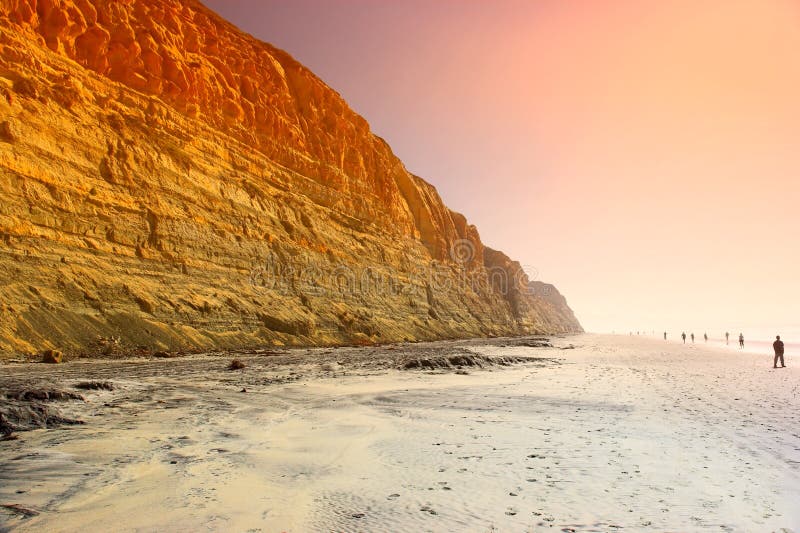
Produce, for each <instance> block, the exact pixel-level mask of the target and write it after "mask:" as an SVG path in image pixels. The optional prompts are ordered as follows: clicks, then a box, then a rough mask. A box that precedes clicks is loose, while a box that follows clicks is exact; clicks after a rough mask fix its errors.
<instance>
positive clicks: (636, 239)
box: [205, 0, 800, 334]
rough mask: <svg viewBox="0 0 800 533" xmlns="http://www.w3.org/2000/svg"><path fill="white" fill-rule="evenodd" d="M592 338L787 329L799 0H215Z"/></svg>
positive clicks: (797, 193)
mask: <svg viewBox="0 0 800 533" xmlns="http://www.w3.org/2000/svg"><path fill="white" fill-rule="evenodd" d="M205 3H206V5H208V6H209V7H211V8H212V9H214V10H216V11H217V12H218V13H220V14H221V15H223V16H224V17H225V18H227V19H228V20H231V21H232V22H234V23H235V24H236V25H238V26H239V27H240V28H242V29H243V30H245V31H247V32H249V33H251V34H253V35H255V36H256V37H258V38H260V39H262V40H265V41H268V42H271V43H272V44H274V45H276V46H278V47H280V48H283V49H284V50H287V51H288V52H290V53H291V54H292V55H293V56H294V57H296V58H297V59H298V60H299V61H301V62H302V63H304V64H305V65H307V66H308V67H309V68H311V69H312V70H313V71H314V72H315V73H316V74H318V75H319V76H320V77H321V78H322V79H323V80H325V81H326V82H327V83H328V84H329V85H330V86H331V87H333V88H334V89H336V90H337V91H338V92H340V93H341V94H342V95H343V96H344V98H345V99H346V100H347V101H348V102H349V103H350V105H351V106H352V107H353V109H355V110H356V111H357V112H358V113H360V114H361V115H363V116H364V117H365V118H366V119H367V120H368V121H369V123H370V124H371V126H372V129H373V131H374V132H375V133H377V134H378V135H380V136H382V137H384V138H385V139H386V140H387V141H388V142H389V144H390V145H391V146H392V148H393V150H394V152H395V153H396V154H397V155H398V156H399V157H400V158H401V159H402V160H403V162H404V163H405V165H406V167H407V168H408V169H409V170H411V171H412V172H414V173H416V174H418V175H420V176H422V177H424V178H425V179H426V180H428V181H430V182H431V183H433V184H434V185H435V186H436V187H437V188H438V189H439V191H440V193H441V195H442V197H443V198H444V200H445V202H446V203H447V204H448V205H449V206H450V207H451V208H453V209H455V210H457V211H461V212H463V213H464V214H465V215H466V216H467V217H468V219H469V220H470V221H471V222H473V223H475V224H476V225H477V226H478V229H479V230H480V232H481V236H482V238H483V240H484V242H485V243H487V244H488V245H489V246H492V247H494V248H499V249H501V250H504V251H505V252H507V253H508V254H509V255H511V256H512V257H514V258H516V259H519V260H520V262H522V263H523V264H526V265H529V266H531V267H532V268H531V270H533V269H535V271H537V272H538V278H539V279H542V280H545V281H550V282H553V283H554V284H556V285H557V286H558V287H559V289H560V290H561V291H562V292H563V293H564V294H565V296H566V297H567V299H568V301H569V303H570V304H571V306H572V307H573V309H574V310H575V312H576V314H577V315H578V318H579V319H580V320H581V322H582V323H583V325H584V327H586V328H587V329H588V330H593V331H610V330H617V331H620V330H624V331H627V330H630V329H634V330H635V329H640V328H641V329H656V330H660V329H664V328H669V329H671V330H673V329H676V328H687V331H688V329H690V328H693V329H695V330H696V331H698V332H700V330H702V329H705V328H708V329H709V334H717V330H721V329H722V328H726V329H727V328H730V329H732V330H733V329H739V328H742V327H745V326H747V325H751V326H772V325H775V326H780V327H784V328H785V327H787V326H795V327H796V326H800V280H798V277H797V267H798V263H800V234H799V233H800V214H799V213H798V209H800V206H799V205H798V203H799V202H800V2H798V1H797V0H773V1H769V0H749V1H738V0H714V1H703V0H687V1H681V0H652V1H646V0H608V1H603V0H586V1H580V0H573V1H568V2H565V1H562V0H552V1H544V0H542V1H513V0H506V1H503V0H492V1H478V0H459V1H438V2H437V1H432V0H407V1H403V0H393V1H386V2H383V1H379V0H341V1H335V0H315V1H312V0H291V1H289V0H283V1H277V0H239V1H236V0H207V1H206V2H205Z"/></svg>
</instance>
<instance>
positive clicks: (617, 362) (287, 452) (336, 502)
mask: <svg viewBox="0 0 800 533" xmlns="http://www.w3.org/2000/svg"><path fill="white" fill-rule="evenodd" d="M465 342H467V341H454V342H453V343H448V342H443V343H431V345H429V346H423V347H417V351H416V352H415V353H414V354H411V353H405V354H403V353H397V352H398V351H399V350H398V349H389V348H391V347H389V348H381V349H377V348H358V349H356V348H352V349H344V350H339V351H335V350H329V351H331V352H332V353H329V354H324V357H318V358H308V357H300V359H296V358H295V357H296V356H268V357H258V356H252V357H250V358H243V359H242V361H243V362H244V363H245V364H246V367H245V368H244V369H242V370H236V371H229V370H226V363H228V362H229V359H230V358H229V356H227V355H226V356H206V357H203V356H200V357H196V358H184V359H171V360H164V361H160V360H136V361H125V362H122V361H102V360H101V361H87V362H80V363H76V364H69V365H63V366H58V365H28V366H25V365H13V366H8V367H4V368H5V369H8V370H10V371H11V372H9V373H5V374H4V375H3V376H2V377H0V380H1V381H2V383H0V386H4V385H5V384H7V383H9V380H30V381H31V382H36V381H38V380H48V379H53V380H60V381H59V382H60V383H62V384H64V385H70V384H73V383H76V382H77V381H79V380H97V381H104V380H107V381H110V382H112V383H113V384H114V389H113V390H102V389H98V390H86V391H80V394H82V395H83V396H84V399H85V401H72V402H69V401H67V402H59V404H63V414H64V416H66V417H82V419H83V420H84V421H85V422H86V423H85V424H83V425H79V426H69V427H64V428H62V429H53V430H46V431H45V430H34V431H29V432H25V433H20V434H19V438H18V439H17V440H12V441H7V442H0V465H3V467H2V468H0V529H3V528H6V529H9V530H12V531H36V530H43V529H46V530H48V531H74V530H77V529H80V530H84V531H103V530H107V529H108V528H109V527H110V525H111V524H114V527H115V529H118V530H122V531H134V530H142V529H146V530H154V529H162V530H163V529H172V530H175V529H178V530H196V529H200V528H204V529H209V530H213V531H223V530H242V531H243V530H262V531H308V530H325V531H330V530H337V531H363V530H370V531H398V530H434V531H444V530H450V531H452V530H465V529H466V530H490V529H491V528H495V529H499V530H502V531H521V530H526V529H528V528H534V529H539V528H548V529H549V527H550V526H552V527H553V528H557V529H556V530H564V531H566V530H572V531H587V532H588V531H607V530H610V529H617V528H626V529H632V530H636V531H654V532H656V531H664V530H682V531H688V530H690V531H695V530H705V529H714V530H717V531H718V530H723V531H739V530H744V531H780V530H781V528H786V529H785V531H792V530H793V529H794V530H798V529H800V514H798V512H797V510H796V505H794V502H796V501H797V500H798V498H800V426H799V425H798V424H800V422H798V421H797V419H796V416H795V414H794V412H793V410H792V409H791V406H792V405H794V403H793V402H796V398H795V396H794V395H796V390H798V387H800V367H795V366H794V365H795V361H794V360H793V359H787V364H788V365H789V368H787V369H782V370H772V369H771V368H767V367H766V364H765V363H766V361H765V360H762V359H760V358H759V357H758V356H753V355H752V354H744V353H734V354H728V353H724V352H718V351H715V350H704V349H702V348H698V349H694V350H682V349H675V348H676V346H670V345H666V344H662V343H663V341H661V342H660V343H659V342H657V341H655V340H653V339H629V338H627V337H619V338H614V337H611V336H599V335H588V334H587V335H581V336H577V337H570V338H565V339H554V340H553V343H552V344H553V347H534V346H524V345H523V343H521V342H520V343H516V345H512V344H513V343H510V342H508V343H505V344H506V345H505V346H503V345H502V344H504V343H502V342H500V343H497V344H496V345H487V344H485V343H479V345H473V346H463V345H462V346H455V347H454V346H453V344H456V343H465ZM570 345H571V346H572V348H571V349H563V350H562V349H559V348H568V347H569V346H570ZM411 348H412V349H413V348H414V346H412V347H411ZM450 349H452V350H453V351H452V352H448V350H450ZM460 350H464V351H468V352H469V353H472V354H474V355H480V356H482V357H486V358H501V357H508V358H514V357H516V358H532V359H529V362H528V363H524V362H523V363H522V364H513V365H510V366H504V365H497V366H484V367H483V368H481V367H478V366H476V367H466V366H464V367H463V368H461V369H458V368H457V367H455V366H453V367H452V368H432V369H423V370H419V369H411V370H401V369H400V368H399V366H400V365H399V364H398V362H399V361H401V360H406V359H405V358H407V359H408V360H411V359H417V360H421V359H423V358H424V357H427V358H429V359H430V358H431V357H450V356H457V355H458V353H456V352H458V351H460ZM373 351H376V352H382V353H380V354H375V353H371V352H373ZM376 355H378V357H376ZM298 360H301V362H302V364H298V362H297V361H298ZM479 360H480V359H479ZM387 361H393V362H394V363H393V364H392V365H390V366H388V367H387V365H386V362H387ZM339 362H342V363H344V364H343V365H340V364H339ZM31 370H33V372H31ZM459 370H465V372H459ZM8 374H11V376H9V375H8ZM242 389H246V392H243V391H242ZM4 390H5V386H4ZM26 512H28V513H27V514H26ZM120 517H122V518H120Z"/></svg>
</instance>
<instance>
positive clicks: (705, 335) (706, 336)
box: [703, 333, 708, 342]
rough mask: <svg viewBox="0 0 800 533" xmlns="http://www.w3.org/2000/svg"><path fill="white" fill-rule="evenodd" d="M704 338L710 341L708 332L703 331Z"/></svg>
mask: <svg viewBox="0 0 800 533" xmlns="http://www.w3.org/2000/svg"><path fill="white" fill-rule="evenodd" d="M703 338H704V339H705V340H706V342H708V333H703Z"/></svg>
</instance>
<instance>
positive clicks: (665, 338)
mask: <svg viewBox="0 0 800 533" xmlns="http://www.w3.org/2000/svg"><path fill="white" fill-rule="evenodd" d="M664 340H667V332H666V331H665V332H664Z"/></svg>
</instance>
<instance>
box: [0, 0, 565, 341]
mask: <svg viewBox="0 0 800 533" xmlns="http://www.w3.org/2000/svg"><path fill="white" fill-rule="evenodd" d="M0 238H1V239H2V241H3V244H2V247H1V248H0V275H2V279H3V282H2V286H0V300H1V301H2V304H0V305H2V307H0V352H5V353H12V352H35V351H39V350H42V349H46V348H59V349H63V350H64V351H65V352H66V353H67V354H68V355H70V354H72V355H74V354H77V353H81V352H93V351H98V350H99V351H104V352H106V353H114V352H116V351H126V350H127V351H130V350H134V349H141V350H156V349H159V350H178V349H207V348H211V347H230V348H234V347H246V346H255V345H260V344H266V343H274V344H285V343H292V344H297V343H302V344H328V343H341V342H364V343H367V342H383V341H395V340H416V339H435V338H444V337H465V336H477V335H500V334H516V333H554V332H574V331H580V325H579V324H578V322H577V321H576V320H575V317H574V315H573V314H572V312H571V310H570V309H569V307H568V306H567V305H566V301H564V299H563V298H562V297H561V296H560V295H559V294H558V293H557V291H555V289H554V288H553V287H552V286H547V285H544V284H537V283H531V284H529V280H528V279H527V276H525V274H524V272H523V271H522V269H521V268H520V266H519V264H518V263H515V262H513V261H511V260H510V259H509V258H508V257H507V256H505V255H504V254H502V253H501V252H496V251H493V250H490V249H489V248H485V247H484V246H483V244H482V243H481V241H480V237H479V235H478V232H477V230H476V228H475V227H474V226H472V225H470V224H468V223H467V221H466V219H465V218H464V217H463V216H462V215H460V214H458V213H454V212H452V211H450V210H449V209H447V207H445V205H444V204H443V203H442V200H441V198H440V197H439V195H438V193H437V192H436V190H435V189H434V187H432V186H431V185H430V184H428V183H426V182H425V181H424V180H422V179H421V178H419V177H417V176H414V175H412V174H410V173H409V172H408V171H407V170H406V169H405V168H404V166H403V164H402V163H401V162H400V161H399V160H398V159H397V158H396V157H395V156H394V154H393V153H392V152H391V149H390V148H389V146H388V145H387V144H386V143H385V142H384V141H383V140H382V139H380V138H379V137H377V136H375V135H373V134H372V133H371V132H370V129H369V125H368V124H367V122H366V121H365V120H364V119H363V118H362V117H360V116H358V115H357V114H355V113H354V112H353V111H352V110H351V109H350V108H349V107H348V106H347V104H346V103H345V102H344V101H343V100H342V98H341V97H340V96H339V95H338V94H337V93H336V92H335V91H333V90H332V89H330V88H329V87H327V86H326V85H325V84H324V83H323V82H322V81H320V80H319V79H318V78H317V77H316V76H314V75H313V73H311V72H310V71H309V70H307V69H306V68H304V67H303V66H302V65H300V64H299V63H297V62H296V61H295V60H293V59H292V58H291V57H289V55H288V54H286V53H285V52H283V51H281V50H278V49H276V48H274V47H272V46H270V45H268V44H265V43H262V42H259V41H257V40H255V39H253V38H252V37H250V36H248V35H245V34H243V33H241V32H239V31H238V30H237V29H236V28H234V27H233V26H231V25H230V24H229V23H227V22H225V21H223V20H222V19H220V18H219V17H217V16H216V15H215V14H213V13H212V12H210V11H209V10H207V9H206V8H205V7H203V6H202V5H201V4H199V3H196V2H192V1H189V2H181V1H177V0H116V1H109V2H106V1H101V0H2V1H0Z"/></svg>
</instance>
